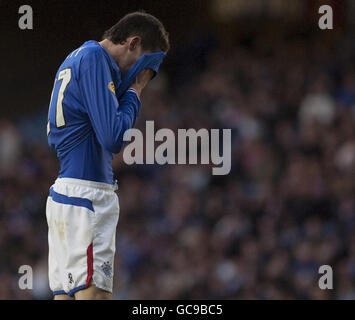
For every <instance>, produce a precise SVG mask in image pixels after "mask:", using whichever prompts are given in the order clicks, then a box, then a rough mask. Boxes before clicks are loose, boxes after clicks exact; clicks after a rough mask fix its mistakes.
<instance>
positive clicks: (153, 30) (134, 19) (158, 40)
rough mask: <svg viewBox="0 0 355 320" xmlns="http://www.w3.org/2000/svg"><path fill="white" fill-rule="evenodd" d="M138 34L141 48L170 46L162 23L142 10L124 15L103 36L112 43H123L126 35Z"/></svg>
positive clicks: (162, 48) (156, 49)
mask: <svg viewBox="0 0 355 320" xmlns="http://www.w3.org/2000/svg"><path fill="white" fill-rule="evenodd" d="M132 36H139V37H140V38H141V42H142V48H143V50H151V51H164V52H167V51H168V50H169V48H170V44H169V34H168V33H167V32H166V30H165V28H164V26H163V24H162V23H161V22H160V21H159V20H158V19H157V18H156V17H154V16H152V15H151V14H149V13H146V12H144V11H136V12H132V13H129V14H127V15H125V16H124V17H123V18H122V19H121V20H120V21H118V22H117V23H116V24H115V25H114V26H112V27H111V28H110V29H108V30H107V31H105V33H104V35H103V38H104V39H109V40H111V41H112V42H113V43H114V44H119V43H123V42H124V41H126V39H127V38H128V37H132Z"/></svg>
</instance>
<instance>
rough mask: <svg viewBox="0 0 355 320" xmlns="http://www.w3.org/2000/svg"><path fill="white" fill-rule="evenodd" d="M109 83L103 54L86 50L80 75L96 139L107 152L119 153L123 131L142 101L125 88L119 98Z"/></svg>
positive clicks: (109, 78)
mask: <svg viewBox="0 0 355 320" xmlns="http://www.w3.org/2000/svg"><path fill="white" fill-rule="evenodd" d="M85 67H86V68H85ZM112 85H113V80H112V76H111V72H110V68H109V64H108V62H107V60H106V59H105V57H103V56H102V55H101V54H99V53H98V52H93V53H89V57H86V61H85V65H84V66H83V71H82V72H81V73H80V78H79V86H80V90H81V93H82V96H83V101H84V104H85V106H86V109H87V114H88V116H89V118H90V121H91V124H92V127H93V129H94V132H95V134H96V137H97V139H98V141H99V143H100V144H101V145H102V147H103V148H105V149H106V150H108V151H109V152H111V153H119V152H120V150H121V148H122V146H123V144H124V141H123V134H124V133H125V131H126V130H128V129H131V128H132V127H133V126H134V123H135V120H136V118H137V115H138V112H139V109H140V107H141V103H140V100H139V98H138V96H137V94H136V92H135V91H134V90H127V92H126V93H125V94H124V95H123V96H122V97H121V99H120V101H118V100H117V97H116V94H115V92H114V89H113V87H112Z"/></svg>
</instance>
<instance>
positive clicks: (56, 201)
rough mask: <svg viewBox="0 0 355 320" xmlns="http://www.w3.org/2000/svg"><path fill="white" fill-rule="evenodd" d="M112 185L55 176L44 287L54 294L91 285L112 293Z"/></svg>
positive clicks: (114, 215) (115, 220)
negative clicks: (47, 282)
mask: <svg viewBox="0 0 355 320" xmlns="http://www.w3.org/2000/svg"><path fill="white" fill-rule="evenodd" d="M116 189H117V187H116V185H109V184H105V183H99V182H92V181H86V180H79V179H71V178H58V179H57V180H56V181H55V183H54V185H53V186H52V187H51V188H50V194H49V196H48V199H47V208H46V216H47V223H48V245H49V257H48V262H49V267H48V269H49V270H48V273H49V286H50V288H51V290H52V291H53V294H68V295H69V296H71V297H73V296H74V293H75V292H77V291H79V290H82V289H85V288H87V287H88V286H89V284H90V283H91V282H92V283H93V284H94V285H95V286H96V287H98V288H100V289H103V290H105V291H108V292H112V284H113V270H114V255H115V238H116V227H117V223H118V218H119V203H118V197H117V194H116V193H115V190H116Z"/></svg>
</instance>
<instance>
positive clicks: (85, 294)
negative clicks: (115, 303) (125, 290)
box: [74, 285, 112, 300]
mask: <svg viewBox="0 0 355 320" xmlns="http://www.w3.org/2000/svg"><path fill="white" fill-rule="evenodd" d="M74 295H75V300H112V293H110V292H108V291H104V290H102V289H99V288H97V287H96V286H94V285H90V286H89V287H88V288H86V289H83V290H80V291H78V292H76V293H75V294H74Z"/></svg>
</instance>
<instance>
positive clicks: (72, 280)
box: [68, 272, 74, 284]
mask: <svg viewBox="0 0 355 320" xmlns="http://www.w3.org/2000/svg"><path fill="white" fill-rule="evenodd" d="M68 279H69V283H70V284H72V283H73V282H74V279H73V275H72V274H71V273H70V272H69V273H68Z"/></svg>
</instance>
